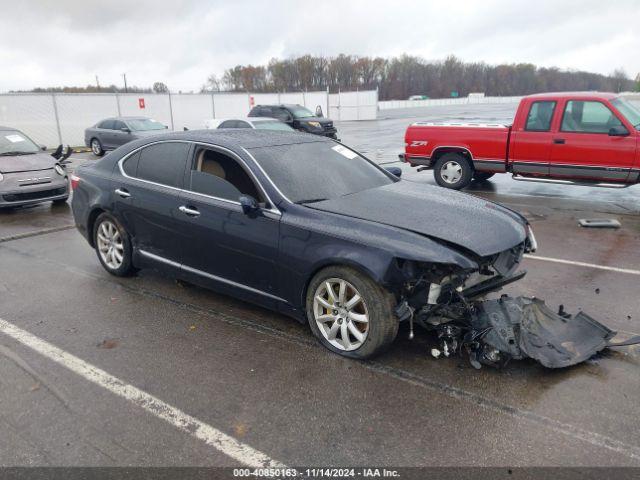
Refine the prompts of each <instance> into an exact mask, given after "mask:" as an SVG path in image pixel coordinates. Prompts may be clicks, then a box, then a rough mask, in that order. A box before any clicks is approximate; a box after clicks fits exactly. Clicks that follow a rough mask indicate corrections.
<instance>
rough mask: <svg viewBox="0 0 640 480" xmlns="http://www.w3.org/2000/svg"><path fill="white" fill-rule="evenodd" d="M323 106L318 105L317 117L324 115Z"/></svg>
mask: <svg viewBox="0 0 640 480" xmlns="http://www.w3.org/2000/svg"><path fill="white" fill-rule="evenodd" d="M322 116H323V115H322V107H321V106H320V105H318V106H317V107H316V117H322Z"/></svg>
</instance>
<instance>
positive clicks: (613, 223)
mask: <svg viewBox="0 0 640 480" xmlns="http://www.w3.org/2000/svg"><path fill="white" fill-rule="evenodd" d="M578 225H580V226H581V227H586V228H620V227H621V226H622V225H621V224H620V222H619V221H618V220H615V219H613V218H581V219H579V220H578Z"/></svg>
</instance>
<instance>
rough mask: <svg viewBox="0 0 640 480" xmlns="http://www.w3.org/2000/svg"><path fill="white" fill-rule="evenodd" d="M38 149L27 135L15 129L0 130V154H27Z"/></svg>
mask: <svg viewBox="0 0 640 480" xmlns="http://www.w3.org/2000/svg"><path fill="white" fill-rule="evenodd" d="M39 151H40V147H38V146H37V145H36V144H35V143H33V142H32V141H31V139H30V138H29V137H27V136H26V135H24V134H23V133H21V132H19V131H17V130H2V131H0V155H5V156H9V155H29V154H32V153H36V152H39Z"/></svg>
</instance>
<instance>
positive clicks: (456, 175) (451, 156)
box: [433, 152, 474, 190]
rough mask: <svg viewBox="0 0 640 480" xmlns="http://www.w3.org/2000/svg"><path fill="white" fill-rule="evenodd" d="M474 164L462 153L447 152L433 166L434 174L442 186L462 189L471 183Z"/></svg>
mask: <svg viewBox="0 0 640 480" xmlns="http://www.w3.org/2000/svg"><path fill="white" fill-rule="evenodd" d="M473 173H474V171H473V166H472V165H471V162H470V161H469V160H467V158H465V157H464V156H463V155H462V154H460V153H454V152H451V153H445V154H444V155H442V156H441V157H440V158H439V159H438V160H436V163H435V165H434V167H433V176H434V177H435V179H436V183H437V184H438V185H440V186H441V187H445V188H450V189H453V190H460V189H461V188H464V187H466V186H467V185H469V183H471V179H472V178H473Z"/></svg>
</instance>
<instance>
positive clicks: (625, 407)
mask: <svg viewBox="0 0 640 480" xmlns="http://www.w3.org/2000/svg"><path fill="white" fill-rule="evenodd" d="M490 107H491V108H485V109H482V108H479V107H469V106H466V108H460V109H459V111H458V110H455V109H454V108H453V107H447V108H449V109H451V110H450V114H449V118H448V119H451V117H457V118H456V119H467V117H470V118H469V120H483V119H486V120H489V119H494V120H493V121H501V118H500V115H502V117H503V118H504V117H508V116H509V111H508V108H510V106H508V105H507V106H504V105H500V106H490ZM494 107H496V108H494ZM497 107H500V108H497ZM433 108H434V109H435V110H433V111H428V109H427V110H425V111H423V109H419V110H420V112H410V115H412V116H413V117H412V118H407V115H409V114H407V113H403V112H394V113H393V114H388V115H385V113H386V112H381V116H382V117H385V118H382V119H380V120H377V121H375V122H358V123H355V122H354V123H342V124H340V125H339V130H340V132H341V136H342V139H343V141H345V143H347V144H350V145H353V146H354V147H356V148H360V149H362V150H365V151H366V152H367V154H368V155H369V156H370V157H372V158H375V159H376V160H377V161H379V162H381V163H387V162H393V161H395V158H394V155H397V153H398V152H399V151H401V149H402V142H403V140H402V133H403V131H404V128H405V127H406V125H407V123H408V122H410V121H414V120H418V119H420V120H421V119H427V120H433V119H440V117H441V116H445V115H446V112H441V111H440V110H438V109H439V108H440V107H433ZM474 109H475V110H474ZM85 161H93V157H92V156H91V155H88V154H80V155H76V156H74V164H78V163H82V162H85ZM403 170H404V176H405V177H406V178H407V179H409V180H412V181H418V182H424V183H429V184H432V183H433V179H432V174H431V172H422V173H417V172H415V170H412V169H410V168H408V167H407V166H405V165H403ZM468 192H469V193H472V194H474V195H479V196H481V197H483V198H487V199H490V200H495V201H498V202H501V203H505V204H506V205H508V206H511V207H513V208H515V209H517V210H519V211H521V212H523V213H524V214H525V215H526V216H527V217H528V218H529V219H530V220H531V222H532V224H533V226H534V229H535V233H536V236H537V239H538V243H539V244H540V249H539V252H538V253H537V255H539V256H543V257H550V258H554V259H562V260H567V261H574V262H585V263H589V264H597V265H600V266H604V267H619V268H624V269H630V270H640V250H639V249H638V246H639V245H640V216H639V215H638V213H639V210H640V187H639V186H636V187H631V188H628V189H624V190H613V191H612V190H604V189H593V188H586V187H564V186H563V187H558V186H553V185H538V184H531V183H522V182H515V181H513V180H511V178H510V177H508V176H506V175H502V176H497V177H494V179H491V180H490V181H488V182H483V183H481V184H474V185H472V186H471V187H470V188H469V189H468ZM425 208H428V206H425ZM594 217H597V218H615V219H618V220H619V221H620V222H621V224H622V227H621V228H620V229H618V230H596V229H584V228H581V227H579V226H578V223H577V221H578V219H579V218H594ZM71 225H72V219H71V212H70V209H69V207H65V206H62V207H52V206H50V205H48V204H44V205H41V206H38V207H33V208H27V209H19V210H15V211H12V212H2V211H0V319H3V320H5V321H8V322H11V323H12V324H14V325H16V326H18V327H20V328H22V329H24V330H26V331H28V332H30V333H32V334H34V335H36V336H38V337H40V338H42V339H44V340H46V341H48V342H50V343H52V344H53V345H55V346H57V347H59V348H61V349H63V350H65V351H67V352H69V353H71V354H73V355H75V356H77V357H79V358H81V359H83V360H84V361H86V362H89V363H91V364H92V365H95V366H97V367H99V368H101V369H103V370H105V371H107V372H109V373H110V374H112V375H115V376H116V377H118V378H120V379H121V380H123V381H125V382H127V383H129V384H131V385H134V386H136V387H137V388H139V389H141V390H143V391H145V392H147V393H149V394H152V395H154V396H155V397H157V398H159V399H162V400H163V401H165V402H167V403H168V404H170V405H172V406H174V407H177V408H179V409H180V410H182V411H184V412H187V413H188V414H190V415H192V416H194V417H196V418H198V419H199V420H201V421H203V422H205V423H207V424H209V425H212V426H214V427H215V428H217V429H219V430H220V431H222V432H224V433H226V434H227V435H230V436H232V437H234V438H236V439H238V440H239V441H241V442H243V443H246V444H248V445H250V446H252V447H253V448H255V449H258V450H260V451H261V452H263V453H265V454H267V455H269V456H270V457H272V458H275V459H278V460H280V461H282V462H285V463H287V464H289V465H299V466H301V465H316V466H328V465H360V466H367V465H377V466H460V465H464V466H469V465H482V466H507V467H516V466H541V465H544V466H557V465H567V466H578V465H580V466H584V465H588V466H631V465H632V466H640V437H639V436H638V433H637V432H638V430H639V427H640V420H639V419H638V398H639V395H640V349H639V348H638V347H631V348H627V349H618V351H609V352H608V353H606V354H605V355H601V356H599V357H598V358H595V359H592V360H590V361H589V362H586V363H584V364H582V365H578V366H575V367H572V368H568V369H563V370H548V369H545V368H543V367H541V366H539V365H537V364H535V363H534V362H529V361H523V362H513V363H511V364H509V365H508V366H507V367H506V368H505V369H503V370H493V369H490V368H484V369H482V370H479V371H478V370H474V369H473V368H471V367H470V365H469V364H468V362H467V361H466V360H465V359H463V358H457V357H456V358H441V359H437V360H436V359H434V358H431V357H430V356H429V355H428V352H429V350H430V348H431V346H432V345H433V343H434V338H432V337H431V336H430V335H428V334H426V333H424V332H422V331H418V332H417V336H416V338H415V339H414V340H413V341H410V340H408V338H407V337H408V331H407V328H406V326H404V325H403V326H402V328H401V330H400V333H399V335H398V338H397V340H396V342H395V343H394V345H393V346H392V348H391V349H390V350H389V351H388V352H387V353H385V354H384V355H382V356H380V357H378V358H376V359H375V360H373V361H368V362H357V361H351V360H346V359H343V358H341V357H338V356H336V355H334V354H331V353H329V352H328V351H326V350H324V349H323V348H322V347H320V346H318V345H317V344H316V343H315V341H314V340H313V337H312V336H311V334H310V332H309V330H308V327H306V326H304V325H300V324H298V323H296V322H295V321H293V320H291V319H288V318H285V317H282V316H280V315H277V314H274V313H272V312H269V311H267V310H263V309H261V308H257V307H254V306H251V305H247V304H244V303H241V302H238V301H236V300H234V299H232V298H229V297H225V296H222V295H218V294H216V293H213V292H210V291H207V290H204V289H201V288H198V287H194V286H189V285H185V284H181V283H180V284H179V283H176V282H175V281H174V280H173V279H171V278H167V277H165V276H163V275H162V274H159V273H156V272H153V271H142V272H140V274H139V275H138V276H136V277H133V278H129V279H119V278H115V277H112V276H109V275H108V274H107V273H106V272H105V271H104V270H103V269H102V268H101V267H100V264H99V263H98V261H97V258H96V256H95V253H94V252H93V251H92V250H91V249H90V247H89V246H88V245H87V244H86V242H85V241H84V239H83V238H82V237H81V236H80V235H79V234H78V233H77V232H76V231H75V230H74V229H72V228H65V227H68V226H71ZM523 267H524V268H525V269H527V270H528V274H527V276H526V277H525V279H523V280H522V281H521V282H518V283H517V284H514V285H512V286H510V287H508V288H507V289H505V291H504V293H510V294H514V295H518V294H525V295H529V296H537V297H539V298H543V299H545V300H546V301H547V303H548V304H549V305H551V306H552V307H553V308H556V307H557V306H558V305H559V304H563V305H564V306H565V308H566V310H567V311H569V312H575V311H577V310H579V309H581V310H584V311H585V312H587V313H589V314H590V315H591V316H593V317H595V318H596V319H598V320H600V321H602V322H603V323H605V324H606V325H608V326H610V327H611V328H613V329H616V330H618V331H620V332H621V335H622V336H629V335H631V334H633V333H640V308H639V305H640V302H639V300H638V298H640V276H638V275H636V274H632V273H623V272H616V271H610V270H604V269H596V268H591V267H584V266H578V265H572V264H565V263H556V262H548V261H541V260H535V259H526V260H525V261H524V265H523ZM234 464H235V462H234V461H233V460H231V459H230V458H229V457H227V456H225V455H223V454H221V453H220V452H219V451H217V450H216V449H214V448H212V447H211V446H209V445H207V444H205V443H204V442H201V441H200V440H197V439H195V438H194V437H193V436H191V435H189V434H187V433H184V432H182V431H180V430H178V429H176V428H175V427H173V426H172V425H170V424H168V423H166V422H164V421H162V420H159V419H158V418H156V417H154V416H152V415H150V414H149V413H147V412H145V411H144V410H142V409H140V408H138V407H137V406H135V405H133V404H132V403H131V402H128V401H127V400H125V399H123V398H120V397H117V396H116V395H114V394H112V393H110V392H109V391H106V390H104V389H102V388H101V387H99V386H97V385H95V384H93V383H90V382H88V381H87V380H86V379H84V378H82V377H80V376H78V375H77V374H75V373H72V372H71V371H69V370H68V369H66V368H65V367H62V366H61V365H59V364H57V363H54V362H52V361H51V360H49V359H47V358H45V357H43V356H41V355H40V354H38V353H36V352H34V351H33V350H31V349H30V348H28V347H26V346H24V345H22V344H20V343H18V342H17V341H15V340H14V339H12V338H10V337H8V336H6V335H5V334H3V333H0V465H3V466H7V465H11V466H16V465H54V466H69V465H76V466H125V465H126V466H129V465H139V466H150V465H153V466H169V465H181V466H182V465H184V466H191V465H198V466H231V465H234Z"/></svg>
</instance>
